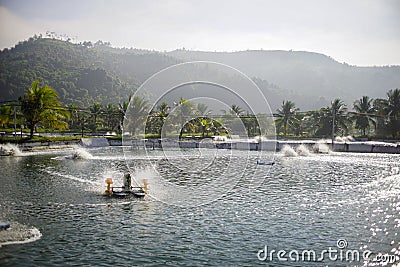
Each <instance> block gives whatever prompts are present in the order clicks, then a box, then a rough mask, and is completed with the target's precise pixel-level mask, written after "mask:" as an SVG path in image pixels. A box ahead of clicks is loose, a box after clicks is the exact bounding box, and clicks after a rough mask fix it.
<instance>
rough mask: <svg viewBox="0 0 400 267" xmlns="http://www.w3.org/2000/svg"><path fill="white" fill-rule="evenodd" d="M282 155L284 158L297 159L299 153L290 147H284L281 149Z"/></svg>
mask: <svg viewBox="0 0 400 267" xmlns="http://www.w3.org/2000/svg"><path fill="white" fill-rule="evenodd" d="M281 154H282V156H284V157H297V156H298V154H297V152H296V151H295V150H294V149H293V148H292V147H291V146H289V145H284V146H283V147H282V149H281Z"/></svg>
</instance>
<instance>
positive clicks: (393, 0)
mask: <svg viewBox="0 0 400 267" xmlns="http://www.w3.org/2000/svg"><path fill="white" fill-rule="evenodd" d="M46 31H55V32H57V33H59V34H67V35H69V36H71V37H76V38H77V40H78V41H85V40H90V41H97V40H103V41H110V42H111V43H112V45H114V46H119V47H122V46H125V47H135V48H145V49H151V50H153V49H154V50H159V51H164V50H167V51H168V50H174V49H177V48H182V47H185V48H186V49H192V50H207V51H238V50H246V49H257V50H258V49H264V50H291V49H292V50H301V51H312V52H318V53H323V54H326V55H328V56H331V57H333V58H334V59H336V60H337V61H339V62H346V63H348V64H351V65H360V66H371V65H400V1H398V0H331V1H328V0H276V1H275V0H260V1H234V0H231V1H228V0H223V1H211V0H205V1H194V0H154V1H151V0H139V1H138V0H133V1H107V0H99V1H94V0H80V1H77V0H69V1H58V0H37V1H34V0H0V48H1V49H2V48H5V47H12V46H14V45H15V44H16V43H17V42H18V41H21V40H25V39H27V38H28V37H30V36H33V35H34V34H35V33H36V34H39V33H45V32H46Z"/></svg>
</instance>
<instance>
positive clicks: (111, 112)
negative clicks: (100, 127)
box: [104, 103, 118, 131]
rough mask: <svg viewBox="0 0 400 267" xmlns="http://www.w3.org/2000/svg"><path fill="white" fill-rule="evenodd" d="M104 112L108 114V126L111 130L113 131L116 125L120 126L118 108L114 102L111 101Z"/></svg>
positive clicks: (106, 119) (106, 122)
mask: <svg viewBox="0 0 400 267" xmlns="http://www.w3.org/2000/svg"><path fill="white" fill-rule="evenodd" d="M104 112H105V115H106V118H105V124H106V127H107V128H108V129H109V130H110V131H113V130H114V129H115V128H116V127H118V109H117V107H115V106H114V105H113V104H112V103H110V104H108V105H107V106H106V108H105V110H104Z"/></svg>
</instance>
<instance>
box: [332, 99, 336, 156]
mask: <svg viewBox="0 0 400 267" xmlns="http://www.w3.org/2000/svg"><path fill="white" fill-rule="evenodd" d="M335 115H336V112H335V108H334V107H333V106H332V150H333V144H334V142H335Z"/></svg>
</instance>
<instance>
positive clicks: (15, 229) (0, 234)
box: [0, 222, 42, 247]
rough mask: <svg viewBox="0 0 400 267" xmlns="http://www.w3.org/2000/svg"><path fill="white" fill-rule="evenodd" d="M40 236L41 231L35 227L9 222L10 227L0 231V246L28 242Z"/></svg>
mask: <svg viewBox="0 0 400 267" xmlns="http://www.w3.org/2000/svg"><path fill="white" fill-rule="evenodd" d="M41 237H42V233H41V232H40V231H39V229H37V228H36V227H29V226H26V225H23V224H20V223H18V222H11V227H10V228H8V229H7V230H2V231H0V247H1V246H5V245H15V244H25V243H30V242H34V241H36V240H39V239H40V238H41Z"/></svg>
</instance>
